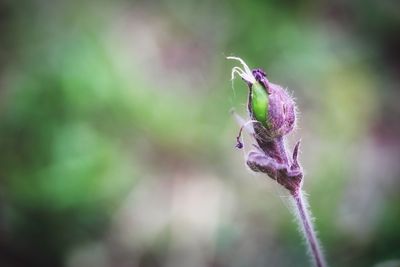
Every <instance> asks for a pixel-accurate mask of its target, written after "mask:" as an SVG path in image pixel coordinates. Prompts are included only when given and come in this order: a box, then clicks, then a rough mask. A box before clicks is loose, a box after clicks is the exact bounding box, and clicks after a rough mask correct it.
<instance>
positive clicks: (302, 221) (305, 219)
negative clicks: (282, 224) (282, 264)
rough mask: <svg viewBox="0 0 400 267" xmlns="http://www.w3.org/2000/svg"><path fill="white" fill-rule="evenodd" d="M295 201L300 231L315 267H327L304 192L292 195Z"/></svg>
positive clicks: (299, 191) (300, 191)
mask: <svg viewBox="0 0 400 267" xmlns="http://www.w3.org/2000/svg"><path fill="white" fill-rule="evenodd" d="M292 197H293V200H294V205H293V206H294V208H295V213H296V216H297V219H298V220H297V221H298V223H299V226H300V229H301V232H302V234H303V235H304V238H305V239H306V241H307V244H308V249H309V253H310V256H311V257H312V259H313V262H314V264H315V266H317V267H326V266H327V265H326V261H325V258H324V255H323V253H322V251H321V247H320V245H319V240H318V238H317V235H316V233H315V230H314V225H313V223H312V220H311V211H310V210H309V209H308V202H307V199H306V198H305V197H304V195H303V192H302V190H301V189H300V190H298V191H297V192H296V193H293V194H292Z"/></svg>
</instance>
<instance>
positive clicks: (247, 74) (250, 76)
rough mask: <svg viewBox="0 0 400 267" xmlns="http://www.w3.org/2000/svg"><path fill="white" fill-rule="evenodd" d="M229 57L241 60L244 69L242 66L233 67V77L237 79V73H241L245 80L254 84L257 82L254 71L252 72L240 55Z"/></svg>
mask: <svg viewBox="0 0 400 267" xmlns="http://www.w3.org/2000/svg"><path fill="white" fill-rule="evenodd" d="M227 59H233V60H237V61H239V62H240V63H241V64H242V66H243V69H241V68H240V67H233V68H232V72H231V79H232V80H233V79H235V75H236V74H237V75H239V76H240V77H242V78H243V79H244V80H245V81H247V82H249V83H251V84H254V83H256V78H254V76H253V73H252V72H251V70H250V68H249V66H247V64H246V63H245V62H244V61H243V59H241V58H239V57H227Z"/></svg>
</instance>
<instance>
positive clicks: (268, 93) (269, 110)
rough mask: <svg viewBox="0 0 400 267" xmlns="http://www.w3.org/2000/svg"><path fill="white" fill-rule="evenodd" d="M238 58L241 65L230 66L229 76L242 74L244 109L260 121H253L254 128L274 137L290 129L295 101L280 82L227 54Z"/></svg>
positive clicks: (288, 131) (264, 134) (286, 132)
mask: <svg viewBox="0 0 400 267" xmlns="http://www.w3.org/2000/svg"><path fill="white" fill-rule="evenodd" d="M228 59H235V60H238V61H240V63H241V64H242V65H243V69H241V68H239V67H234V68H233V69H232V79H233V78H234V77H235V74H238V75H239V76H240V77H242V79H243V80H245V81H246V82H247V85H248V87H249V97H248V105H247V106H248V111H249V115H250V117H251V119H252V120H255V121H257V122H259V123H260V126H261V128H260V126H257V125H255V130H256V132H262V133H263V136H266V137H267V138H270V139H274V138H276V137H280V136H284V135H286V134H288V133H290V132H291V131H292V130H293V128H294V125H295V120H296V111H295V103H294V101H293V99H292V98H291V97H290V96H289V94H288V93H287V91H286V90H284V89H283V88H282V87H281V86H279V85H276V84H273V83H270V82H269V81H268V79H267V76H266V74H265V72H264V71H263V70H261V69H254V70H253V71H250V68H249V67H248V66H247V65H246V63H244V61H243V60H242V59H240V58H237V57H228Z"/></svg>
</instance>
